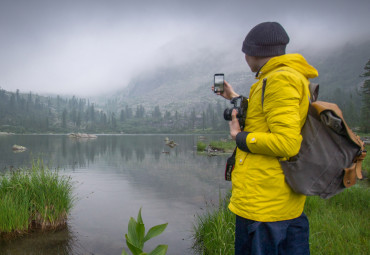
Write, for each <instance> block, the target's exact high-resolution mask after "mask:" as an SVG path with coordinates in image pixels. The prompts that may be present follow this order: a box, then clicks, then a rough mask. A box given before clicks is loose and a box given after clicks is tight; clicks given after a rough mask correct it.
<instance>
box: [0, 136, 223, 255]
mask: <svg viewBox="0 0 370 255" xmlns="http://www.w3.org/2000/svg"><path fill="white" fill-rule="evenodd" d="M165 137H166V136H163V135H140V136H135V135H124V136H114V135H106V136H99V137H98V138H97V139H94V140H81V139H80V140H76V139H71V138H69V137H67V136H57V135H45V136H39V135H34V136H32V135H28V136H7V137H0V155H1V156H0V171H4V169H5V168H9V166H14V167H20V166H27V165H29V162H30V160H31V159H32V158H34V157H41V158H43V160H44V162H46V163H48V164H49V165H52V166H53V167H57V168H59V169H60V170H61V173H62V174H68V175H71V176H72V178H73V180H74V181H75V182H76V190H75V193H76V195H77V196H78V198H79V199H78V201H77V203H76V205H75V207H74V208H73V210H72V212H71V215H70V219H69V225H70V227H69V228H68V229H66V230H63V231H60V232H55V233H48V234H36V235H30V236H28V237H27V238H24V239H21V240H16V241H13V242H8V243H4V242H3V243H0V254H120V252H121V250H122V248H123V247H124V238H123V237H124V234H125V233H126V232H127V223H128V220H129V218H130V217H136V215H137V213H138V210H139V208H140V207H143V219H144V223H145V224H146V225H147V226H148V227H151V226H153V225H157V224H162V223H164V222H168V223H169V225H168V227H167V229H166V231H165V232H164V234H163V235H161V236H159V237H157V238H156V239H155V240H153V241H152V242H149V243H148V247H147V249H148V250H150V249H153V248H154V247H155V246H156V245H157V244H159V243H164V244H168V245H169V250H168V254H192V253H191V251H189V248H190V246H191V240H189V236H190V232H189V231H190V229H191V227H192V223H193V219H194V214H196V213H200V212H201V209H200V208H201V207H204V204H205V201H210V200H213V201H215V203H217V200H218V195H219V192H220V191H221V192H223V191H226V190H227V189H229V187H230V186H229V183H227V182H225V181H224V180H223V170H224V162H225V157H207V156H199V155H197V153H196V148H195V146H196V143H197V140H198V139H197V136H190V135H182V136H181V135H178V136H170V139H172V140H174V141H175V142H176V143H177V144H178V146H176V147H175V148H172V149H171V148H169V147H168V146H167V145H166V144H165V142H164V139H165ZM208 138H209V139H210V140H211V139H219V138H221V136H214V137H208ZM14 144H19V145H22V146H26V147H27V148H28V150H27V151H26V152H23V153H18V154H14V153H13V152H12V150H11V147H12V146H13V145H14ZM166 152H169V153H166ZM32 243H33V244H34V245H32ZM18 247H22V248H18ZM36 247H37V248H36ZM43 247H44V248H43ZM47 247H49V248H47ZM56 247H59V248H56ZM43 249H45V253H43V252H44V250H43ZM22 250H23V253H22V252H21V251H22ZM17 252H19V253H17Z"/></svg>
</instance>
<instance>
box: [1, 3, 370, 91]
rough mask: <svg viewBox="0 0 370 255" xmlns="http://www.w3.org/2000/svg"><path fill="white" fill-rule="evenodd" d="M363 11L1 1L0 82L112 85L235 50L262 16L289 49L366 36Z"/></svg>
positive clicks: (368, 21)
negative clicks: (204, 52)
mask: <svg viewBox="0 0 370 255" xmlns="http://www.w3.org/2000/svg"><path fill="white" fill-rule="evenodd" d="M369 11H370V1H369V0H328V1H326V0H309V1H308V0H302V1H300V0H290V1H288V0H266V1H264V0H258V1H257V0H254V1H250V0H244V1H242V0H237V1H235V0H229V1H225V0H223V1H218V0H212V1H211V0H209V1H208V0H207V1H202V0H183V1H180V0H0V87H1V88H2V89H5V90H9V91H15V90H16V89H20V91H21V92H29V91H32V92H35V93H56V94H74V95H78V96H88V95H92V94H94V93H103V92H106V91H112V90H115V89H119V88H122V87H124V86H126V85H127V83H128V82H129V81H130V78H131V77H133V76H134V75H135V74H137V73H140V72H141V71H142V70H145V69H147V68H152V67H155V66H157V65H159V64H163V63H164V62H166V61H167V60H169V59H171V60H172V61H175V62H176V63H181V62H183V61H187V60H188V59H189V58H188V57H191V55H194V54H197V52H198V51H197V50H198V49H199V50H200V49H205V48H207V49H210V50H212V49H214V50H215V51H217V50H221V49H228V50H230V51H235V52H238V53H239V52H240V48H241V43H242V41H243V39H244V37H245V35H246V34H247V33H248V31H249V30H250V29H251V28H252V27H253V26H255V25H256V24H258V23H260V22H263V21H278V22H279V23H281V24H282V25H283V26H284V27H285V29H286V30H287V32H288V34H289V36H290V39H291V43H290V44H289V45H288V51H289V50H292V49H293V50H294V49H301V48H305V47H307V46H308V45H307V42H310V44H311V47H312V49H313V50H314V49H317V48H319V47H324V46H325V47H328V46H329V45H330V47H332V46H333V45H339V44H342V43H346V42H356V41H360V40H365V39H367V40H370V28H369V25H370V15H369ZM235 45H237V47H235ZM369 57H370V56H369Z"/></svg>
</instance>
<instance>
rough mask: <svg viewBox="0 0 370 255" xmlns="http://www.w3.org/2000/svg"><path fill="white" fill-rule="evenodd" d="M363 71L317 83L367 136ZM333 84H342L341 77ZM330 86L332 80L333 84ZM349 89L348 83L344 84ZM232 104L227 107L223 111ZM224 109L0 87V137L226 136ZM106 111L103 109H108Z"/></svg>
mask: <svg viewBox="0 0 370 255" xmlns="http://www.w3.org/2000/svg"><path fill="white" fill-rule="evenodd" d="M364 70H365V72H362V77H364V82H363V83H362V84H361V86H353V87H350V88H348V87H344V86H339V87H336V88H333V89H332V90H330V87H334V85H332V84H330V83H329V82H328V81H325V80H324V81H322V82H323V84H327V85H331V86H326V87H325V86H324V88H325V90H323V91H322V93H320V96H319V100H322V101H329V102H333V103H336V104H338V106H339V107H340V108H341V109H342V111H343V115H344V118H345V119H346V121H347V123H348V124H349V126H350V127H352V128H355V130H357V131H363V132H366V133H368V132H370V78H369V77H370V60H369V61H368V62H367V63H366V65H365V67H364ZM339 75H340V73H338V77H336V78H335V79H334V80H337V81H338V83H339V82H340V81H341V77H339ZM332 82H333V81H332ZM348 84H351V82H348ZM230 106H231V105H230V104H228V105H227V107H230ZM225 107H226V105H225V104H224V105H222V104H221V103H220V102H219V101H218V102H217V103H208V104H203V105H202V106H201V107H199V106H196V107H195V106H193V104H192V103H189V104H186V103H185V102H184V107H183V111H182V112H178V111H175V112H171V111H169V110H167V109H166V108H165V107H164V106H162V109H161V108H160V106H154V107H153V108H151V109H149V110H148V109H145V107H144V106H143V105H140V104H139V105H136V106H134V107H130V106H129V105H125V106H124V107H122V106H120V105H119V104H118V103H114V104H113V105H112V103H111V105H110V106H109V107H100V106H98V105H96V104H94V103H91V102H90V101H89V100H86V99H82V98H76V97H74V96H73V97H72V98H62V97H60V96H57V97H45V96H39V95H34V94H32V93H31V92H30V93H28V94H22V93H20V91H19V90H17V91H16V92H15V93H14V92H8V91H5V90H3V89H1V88H0V132H14V133H49V132H52V133H68V132H87V133H194V132H207V133H211V132H218V133H219V132H228V123H227V121H225V120H224V119H223V111H224V109H225ZM107 109H108V110H107Z"/></svg>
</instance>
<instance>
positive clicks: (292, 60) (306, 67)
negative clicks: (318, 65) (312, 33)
mask: <svg viewBox="0 0 370 255" xmlns="http://www.w3.org/2000/svg"><path fill="white" fill-rule="evenodd" d="M284 66H288V67H290V68H293V69H294V70H296V71H298V72H300V73H301V74H303V75H304V76H305V77H306V78H307V79H312V78H315V77H317V76H318V75H319V73H318V72H317V70H316V69H315V68H314V67H313V66H311V65H310V64H308V62H307V61H306V59H305V58H304V57H303V56H302V55H300V54H285V55H281V56H277V57H273V58H271V59H270V60H269V61H268V62H267V63H266V64H265V65H264V66H263V67H262V68H261V70H260V71H259V72H258V73H257V76H256V77H257V78H260V77H261V76H264V75H265V74H267V73H268V72H270V71H272V70H275V69H277V68H281V67H284Z"/></svg>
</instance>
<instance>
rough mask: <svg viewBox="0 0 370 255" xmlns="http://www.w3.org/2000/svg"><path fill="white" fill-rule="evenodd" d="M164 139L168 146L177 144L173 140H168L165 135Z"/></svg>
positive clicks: (171, 146) (172, 146)
mask: <svg viewBox="0 0 370 255" xmlns="http://www.w3.org/2000/svg"><path fill="white" fill-rule="evenodd" d="M164 141H165V143H166V145H167V146H169V147H170V148H174V147H175V146H176V145H177V143H175V142H174V141H173V140H170V139H169V138H168V137H166V138H165V139H164Z"/></svg>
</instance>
